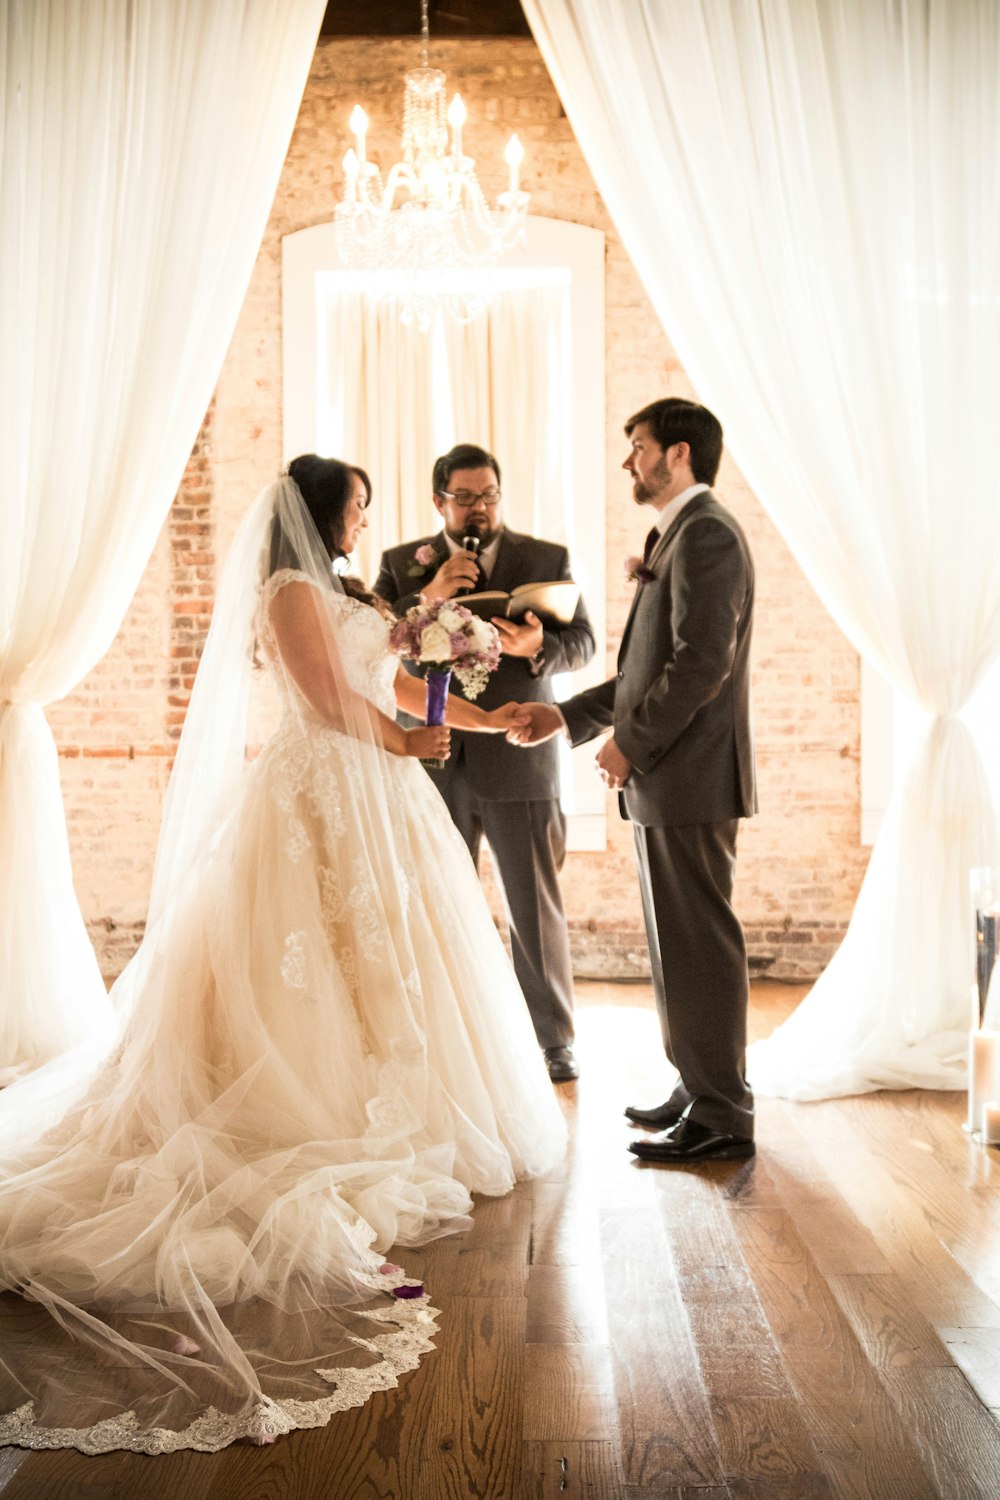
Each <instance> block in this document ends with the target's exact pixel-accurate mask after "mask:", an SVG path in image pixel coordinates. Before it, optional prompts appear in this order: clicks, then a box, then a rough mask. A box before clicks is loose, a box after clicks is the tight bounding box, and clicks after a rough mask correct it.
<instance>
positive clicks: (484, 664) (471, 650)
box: [389, 599, 500, 698]
mask: <svg viewBox="0 0 1000 1500" xmlns="http://www.w3.org/2000/svg"><path fill="white" fill-rule="evenodd" d="M389 643H390V645H391V647H392V649H393V651H395V652H396V654H397V656H405V657H407V658H408V659H409V660H410V661H418V662H421V663H423V665H425V666H429V667H434V668H437V669H438V670H440V671H444V672H454V674H455V676H456V677H457V678H458V680H459V682H460V683H461V684H462V687H463V688H464V689H465V696H466V697H467V698H478V697H479V694H480V693H481V692H482V690H483V688H484V687H485V686H486V684H487V682H488V680H489V675H490V673H491V672H495V671H496V669H497V667H498V666H499V665H500V635H499V632H498V631H497V628H496V626H495V625H491V624H490V622H489V621H488V620H480V619H479V617H478V616H477V615H474V614H473V613H472V611H471V610H470V609H465V608H464V607H463V606H462V605H461V604H456V603H455V602H454V601H453V600H452V599H430V600H428V601H427V602H426V603H420V604H414V605H413V607H412V609H408V610H407V611H406V614H405V615H404V616H403V618H402V619H401V620H398V621H397V622H396V624H395V625H394V626H393V628H392V634H391V635H390V637H389Z"/></svg>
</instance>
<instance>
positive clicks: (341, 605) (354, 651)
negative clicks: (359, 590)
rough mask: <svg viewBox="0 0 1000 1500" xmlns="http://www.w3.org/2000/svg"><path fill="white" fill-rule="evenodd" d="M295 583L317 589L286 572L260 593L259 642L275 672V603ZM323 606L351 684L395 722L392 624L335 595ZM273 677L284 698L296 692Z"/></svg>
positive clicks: (283, 678) (278, 673)
mask: <svg viewBox="0 0 1000 1500" xmlns="http://www.w3.org/2000/svg"><path fill="white" fill-rule="evenodd" d="M296 582H298V583H307V584H309V585H310V587H313V588H314V587H315V586H316V585H315V584H314V583H313V581H312V580H311V579H310V578H309V577H308V576H307V575H306V574H305V573H297V572H294V571H292V569H290V568H283V569H281V571H280V572H277V573H274V574H273V575H272V576H271V577H270V578H269V579H268V580H267V583H266V584H265V585H264V587H263V589H262V590H261V599H260V607H259V612H258V636H259V639H260V642H261V645H262V646H263V647H264V650H265V653H266V655H267V658H268V660H269V662H270V663H271V664H272V666H273V665H274V663H276V661H277V658H278V649H277V645H276V643H275V639H274V632H273V630H272V628H271V620H270V607H271V601H272V599H273V598H274V596H275V594H276V593H277V592H278V590H279V589H281V588H282V587H284V585H285V584H288V583H296ZM324 602H325V603H326V604H327V606H328V609H329V613H330V618H331V620H332V623H333V627H334V633H335V636H336V640H337V645H338V647H339V649H340V655H341V660H342V662H343V665H344V670H345V673H346V676H347V681H348V683H349V684H350V686H351V687H352V688H354V689H355V691H356V692H359V693H361V694H362V695H363V696H364V697H365V698H367V699H368V701H369V702H370V703H374V704H375V707H376V708H378V709H381V711H382V713H384V714H387V715H388V716H389V717H390V718H393V719H394V718H395V717H396V695H395V692H394V690H393V683H394V681H395V677H396V668H397V665H398V663H397V658H396V657H395V656H393V655H392V653H391V652H390V650H389V630H390V624H389V621H388V620H387V619H386V618H385V617H384V616H383V615H381V614H379V612H378V610H377V609H373V608H372V606H371V605H370V604H365V603H364V602H363V601H362V600H361V599H354V598H352V597H351V596H350V595H349V594H342V593H340V592H334V591H333V590H332V589H331V590H330V593H329V595H328V596H327V598H326V599H325V601H324ZM275 676H276V678H277V679H278V683H279V687H280V689H281V691H282V693H283V694H287V693H288V692H290V691H294V688H293V687H292V686H291V684H290V682H289V679H288V677H287V674H286V673H284V672H281V671H276V672H275ZM297 707H298V705H297Z"/></svg>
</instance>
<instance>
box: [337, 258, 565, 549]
mask: <svg viewBox="0 0 1000 1500" xmlns="http://www.w3.org/2000/svg"><path fill="white" fill-rule="evenodd" d="M401 307H402V304H401V302H400V300H399V299H398V298H397V297H395V296H393V295H392V294H384V295H380V296H372V295H369V294H368V293H366V292H364V291H357V290H349V291H345V290H340V289H332V290H329V291H327V292H326V294H325V295H324V296H323V298H322V300H321V302H320V320H321V331H320V338H321V340H322V341H324V343H325V355H324V357H323V359H322V361H321V368H322V371H323V374H322V377H321V388H320V391H319V403H320V408H321V413H322V415H321V419H320V426H321V429H322V431H323V434H324V437H325V439H326V440H327V441H328V442H329V451H331V452H333V453H343V454H346V455H348V456H349V457H350V458H351V459H352V460H354V461H356V462H359V463H361V464H362V465H364V466H365V467H366V468H368V469H369V470H370V473H371V477H372V482H373V485H374V491H375V499H376V503H375V505H374V506H373V507H372V510H371V512H370V526H369V531H368V533H367V534H366V536H365V537H364V539H363V542H362V546H361V549H359V558H358V564H359V571H361V572H362V573H363V574H364V575H365V576H367V577H368V578H369V579H371V578H374V576H375V573H376V572H377V570H378V560H379V556H380V555H381V552H382V549H383V548H385V547H390V546H395V545H396V543H397V542H399V541H405V540H406V539H407V538H409V537H417V536H424V535H426V534H428V533H429V532H434V531H437V530H439V529H440V526H441V518H440V516H439V515H438V513H437V511H436V510H435V508H434V502H433V497H432V494H431V470H432V468H433V465H434V460H435V459H436V458H437V457H438V456H439V455H440V454H442V453H445V452H447V450H448V449H449V448H451V447H452V446H453V445H454V444H455V443H466V442H468V443H479V444H481V445H482V446H483V447H485V448H486V449H487V450H489V451H490V452H492V453H495V454H496V457H497V462H498V463H499V464H500V468H501V474H502V481H503V496H504V503H503V510H504V521H505V524H507V525H509V526H510V527H511V529H512V530H514V531H527V532H531V533H533V534H536V535H540V536H545V537H549V538H551V539H552V540H554V541H562V542H571V541H572V537H573V530H574V525H575V524H576V522H575V519H574V500H575V491H574V479H573V461H572V453H573V441H572V433H573V428H572V407H571V400H572V396H571V393H572V379H571V361H572V350H571V346H570V340H569V336H568V320H569V292H568V289H567V287H565V286H541V287H524V288H507V289H504V290H502V291H499V292H498V293H497V295H496V296H495V298H494V299H493V300H492V301H491V302H490V304H489V306H488V307H487V308H486V309H485V310H484V311H482V312H481V313H480V314H479V315H478V316H477V317H475V318H473V319H472V320H471V321H468V322H463V321H462V320H461V319H460V318H456V317H454V316H452V315H451V313H450V312H449V311H448V303H447V299H446V298H443V299H441V300H440V301H439V302H438V304H437V308H436V311H435V313H434V316H433V319H432V321H431V324H430V327H429V328H428V329H426V330H424V329H422V328H420V327H418V325H417V323H416V322H415V321H413V320H410V321H404V320H403V319H402V318H401V317H400V311H401Z"/></svg>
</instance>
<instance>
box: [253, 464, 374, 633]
mask: <svg viewBox="0 0 1000 1500" xmlns="http://www.w3.org/2000/svg"><path fill="white" fill-rule="evenodd" d="M288 475H289V478H290V479H293V480H294V481H295V483H296V485H297V486H298V488H299V492H300V493H301V495H302V499H303V500H304V501H305V506H306V510H307V511H308V512H309V514H310V516H311V517H312V521H313V525H314V526H315V527H316V530H317V532H318V533H319V538H320V541H321V542H322V543H323V546H324V547H325V548H326V550H327V552H328V553H329V554H330V557H331V558H335V557H343V556H344V555H345V554H344V551H343V549H342V547H341V545H340V544H341V539H342V537H343V530H344V512H345V511H346V510H347V506H348V503H349V501H350V498H351V490H352V488H353V485H354V480H355V479H356V478H357V479H360V480H361V483H362V484H363V485H364V487H365V494H366V496H367V497H368V498H367V500H366V502H365V508H366V509H367V507H368V506H369V505H370V504H371V499H372V483H371V480H370V479H369V478H368V475H367V474H366V473H365V471H364V469H361V468H359V467H358V466H357V464H345V463H342V462H341V460H340V459H339V458H320V456H319V454H317V453H302V454H300V455H299V457H298V458H293V459H292V461H291V463H290V464H289V465H288ZM289 550H290V549H289V543H288V539H287V538H286V537H285V536H284V534H283V532H282V528H281V523H280V522H279V521H278V520H277V518H275V522H274V526H273V527H272V530H271V549H270V565H269V568H268V573H269V574H271V573H276V572H277V571H278V570H279V568H287V567H294V566H295V561H294V560H293V559H291V558H290V557H289ZM340 581H341V583H342V584H343V586H344V592H345V593H347V594H350V595H351V596H352V598H354V599H361V600H363V602H364V603H365V604H372V605H374V606H375V608H376V609H380V610H382V611H383V612H384V604H383V601H382V600H380V599H378V598H377V597H376V595H375V594H373V593H372V592H371V590H370V589H367V588H366V587H365V585H364V584H363V583H362V582H361V580H360V579H359V578H351V577H349V576H348V575H347V574H342V575H341V578H340Z"/></svg>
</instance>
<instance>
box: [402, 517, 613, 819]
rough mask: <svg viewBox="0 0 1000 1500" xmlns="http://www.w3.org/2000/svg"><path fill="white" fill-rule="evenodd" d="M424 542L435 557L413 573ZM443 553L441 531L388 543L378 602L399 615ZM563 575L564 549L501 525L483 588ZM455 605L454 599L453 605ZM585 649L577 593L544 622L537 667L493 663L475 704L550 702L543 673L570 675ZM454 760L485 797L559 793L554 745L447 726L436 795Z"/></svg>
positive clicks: (588, 640)
mask: <svg viewBox="0 0 1000 1500" xmlns="http://www.w3.org/2000/svg"><path fill="white" fill-rule="evenodd" d="M427 543H430V545H431V546H433V548H434V550H435V553H436V560H435V561H434V562H432V563H430V564H428V566H427V567H426V568H424V569H423V570H421V569H420V565H419V564H418V563H416V561H415V556H414V555H415V553H416V551H417V548H418V547H422V546H424V545H426V544H427ZM448 555H449V554H448V544H447V542H446V541H445V538H444V532H443V531H439V532H438V533H437V535H436V536H429V537H418V538H417V540H416V541H414V542H404V543H403V544H402V545H400V546H398V547H389V548H388V549H387V550H386V551H385V552H384V553H383V554H382V562H381V565H380V567H379V573H378V578H377V579H376V581H375V592H376V594H379V595H380V596H381V597H382V598H383V599H386V600H387V601H388V602H389V603H390V604H391V605H392V607H393V609H394V610H395V611H396V613H397V614H398V615H403V614H405V613H406V611H407V610H408V609H409V608H410V607H411V605H414V604H416V602H417V598H418V595H419V592H420V589H421V588H422V587H423V585H424V583H425V582H427V581H429V580H430V579H431V578H433V577H434V574H435V573H436V572H437V570H438V568H439V567H440V566H441V564H442V563H443V562H445V561H446V560H447V558H448ZM570 577H572V574H571V573H570V567H569V553H568V552H567V550H566V548H565V547H562V546H560V545H559V544H558V543H556V542H545V541H542V540H540V539H539V538H538V537H533V536H525V535H523V534H521V533H519V532H516V531H509V530H508V529H507V527H506V526H505V527H504V528H503V530H502V531H501V533H500V542H499V545H498V547H497V554H496V560H495V562H494V565H493V573H492V575H491V577H490V585H489V586H490V588H491V589H504V590H505V591H506V592H508V593H509V592H510V590H511V589H513V588H516V586H517V585H518V584H520V583H549V582H552V581H553V580H555V579H557V578H570ZM461 602H462V600H461V597H460V596H459V598H458V599H457V600H456V603H458V604H461ZM593 654H594V632H593V629H592V627H591V624H590V620H589V619H588V618H587V609H586V606H585V604H584V602H583V599H582V597H581V599H580V602H579V604H578V605H577V608H576V614H575V615H574V616H573V619H572V620H571V621H570V622H569V623H568V624H566V625H560V624H555V623H552V624H546V625H545V628H544V639H543V645H542V661H541V665H540V666H539V667H537V668H534V667H532V665H531V663H530V662H529V661H528V660H527V659H526V658H525V657H523V656H501V658H500V665H499V667H498V668H497V670H496V671H495V672H494V673H493V674H492V676H491V677H490V680H489V682H488V684H487V686H486V687H485V688H484V690H483V692H482V693H481V694H480V696H479V697H478V698H477V699H476V700H475V701H476V703H477V704H478V705H479V706H480V707H481V708H486V709H490V708H499V707H500V705H501V704H503V703H509V702H511V700H516V701H517V702H518V703H535V702H541V703H551V702H552V682H551V678H552V677H553V676H554V675H555V673H557V672H574V671H575V670H576V669H577V667H583V666H586V664H587V662H588V661H589V660H590V658H591V657H592V656H593ZM407 665H408V666H410V665H411V663H407ZM451 690H452V692H458V693H459V694H460V695H461V691H462V690H461V687H460V685H459V684H458V683H457V682H456V680H455V679H454V678H452V683H451ZM460 765H464V767H465V770H466V775H467V776H468V779H469V781H470V783H471V785H472V787H473V789H474V790H475V791H476V793H477V794H478V795H479V796H480V797H482V798H484V799H485V800H486V801H490V802H535V801H542V800H548V799H550V798H552V797H558V795H559V757H558V750H557V747H556V745H555V743H554V742H552V743H550V744H547V745H539V746H538V747H537V748H535V749H531V750H528V751H525V750H523V749H520V748H519V747H518V746H517V745H508V743H507V741H506V739H505V738H504V736H503V735H502V734H462V733H461V731H459V730H455V731H453V733H452V737H451V755H450V757H449V759H448V760H447V762H446V763H445V767H444V770H443V771H433V772H432V773H431V775H432V778H433V780H434V782H435V783H436V784H437V786H438V787H439V788H440V790H441V791H442V792H446V790H447V787H448V785H449V783H450V781H451V779H452V777H453V776H454V775H455V774H456V771H457V769H458V767H459V766H460Z"/></svg>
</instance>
